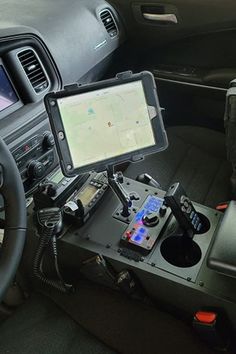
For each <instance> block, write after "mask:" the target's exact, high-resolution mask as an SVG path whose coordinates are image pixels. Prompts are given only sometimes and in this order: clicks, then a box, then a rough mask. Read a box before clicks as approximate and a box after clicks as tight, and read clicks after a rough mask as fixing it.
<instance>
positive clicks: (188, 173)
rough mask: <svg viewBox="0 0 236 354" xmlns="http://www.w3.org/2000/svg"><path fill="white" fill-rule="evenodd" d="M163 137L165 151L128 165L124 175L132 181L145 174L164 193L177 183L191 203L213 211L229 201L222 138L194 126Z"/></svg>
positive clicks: (173, 130)
mask: <svg viewBox="0 0 236 354" xmlns="http://www.w3.org/2000/svg"><path fill="white" fill-rule="evenodd" d="M167 135H168V139H169V147H168V149H167V150H165V151H163V152H161V153H157V154H153V155H150V156H147V157H146V158H145V160H144V161H143V162H141V163H136V164H135V163H134V164H130V165H129V167H128V168H127V170H126V172H125V175H126V176H127V177H130V178H136V176H137V175H139V174H142V173H144V172H146V173H148V174H150V175H151V176H152V177H154V178H155V179H156V180H157V181H158V182H159V183H160V184H161V186H162V188H163V189H164V190H166V189H168V187H169V186H170V185H171V184H172V183H173V182H181V183H182V185H183V187H184V189H185V191H186V193H187V194H188V195H189V197H190V198H191V199H192V200H193V201H195V202H198V203H201V204H204V205H207V206H210V207H213V208H214V207H215V206H216V205H217V204H218V203H219V202H223V201H228V200H230V199H231V191H230V177H231V174H232V168H231V164H230V163H229V162H228V161H227V158H226V145H225V135H224V134H222V133H220V132H216V131H213V130H210V129H206V128H201V127H194V126H178V127H171V128H169V129H167Z"/></svg>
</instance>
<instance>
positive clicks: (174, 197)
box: [164, 183, 203, 238]
mask: <svg viewBox="0 0 236 354" xmlns="http://www.w3.org/2000/svg"><path fill="white" fill-rule="evenodd" d="M164 199H165V204H166V205H167V206H168V207H170V208H171V211H172V213H173V215H174V216H175V218H176V220H177V221H178V223H179V225H180V227H181V228H182V229H183V231H184V235H186V236H188V237H190V238H193V236H194V234H196V233H200V232H201V230H202V227H203V224H202V221H201V219H200V216H199V214H198V213H197V211H196V210H195V208H194V206H193V203H192V202H191V200H190V199H189V198H188V197H187V195H186V192H185V191H184V189H183V188H182V186H181V185H180V183H175V184H173V185H172V186H171V187H170V188H169V189H168V191H167V192H166V195H165V198H164Z"/></svg>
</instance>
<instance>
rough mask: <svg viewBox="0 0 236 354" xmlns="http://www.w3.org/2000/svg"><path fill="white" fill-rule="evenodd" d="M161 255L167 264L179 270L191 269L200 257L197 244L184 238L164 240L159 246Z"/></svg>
mask: <svg viewBox="0 0 236 354" xmlns="http://www.w3.org/2000/svg"><path fill="white" fill-rule="evenodd" d="M161 254H162V256H163V258H164V259H165V260H166V261H167V262H168V263H170V264H172V265H173V266H176V267H180V268H189V267H193V266H194V265H196V264H197V263H198V262H199V261H200V260H201V256H202V252H201V249H200V247H199V246H198V244H197V243H196V242H194V241H193V240H192V239H190V238H188V237H184V236H170V237H168V238H166V239H165V240H164V241H163V242H162V244H161Z"/></svg>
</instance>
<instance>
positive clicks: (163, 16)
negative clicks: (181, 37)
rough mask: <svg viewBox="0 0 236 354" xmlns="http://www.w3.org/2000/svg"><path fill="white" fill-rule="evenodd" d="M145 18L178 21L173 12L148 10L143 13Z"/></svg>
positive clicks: (170, 21) (175, 22) (169, 21)
mask: <svg viewBox="0 0 236 354" xmlns="http://www.w3.org/2000/svg"><path fill="white" fill-rule="evenodd" d="M143 17H144V18H145V20H150V21H156V22H168V23H174V24H177V23H178V19H177V17H176V15H175V14H152V13H148V12H144V13H143Z"/></svg>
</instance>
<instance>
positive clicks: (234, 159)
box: [224, 79, 236, 199]
mask: <svg viewBox="0 0 236 354" xmlns="http://www.w3.org/2000/svg"><path fill="white" fill-rule="evenodd" d="M224 123H225V133H226V149H227V158H228V160H229V161H230V162H231V164H232V169H233V174H232V176H231V179H230V181H231V187H232V197H233V199H236V79H235V80H233V81H231V83H230V88H229V89H228V91H227V94H226V108H225V117H224Z"/></svg>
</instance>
